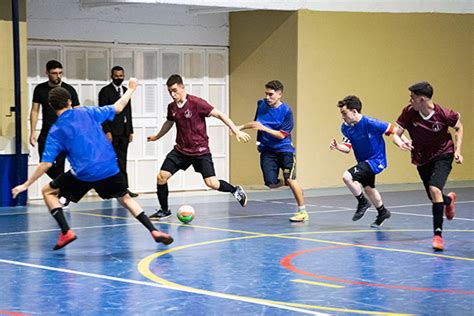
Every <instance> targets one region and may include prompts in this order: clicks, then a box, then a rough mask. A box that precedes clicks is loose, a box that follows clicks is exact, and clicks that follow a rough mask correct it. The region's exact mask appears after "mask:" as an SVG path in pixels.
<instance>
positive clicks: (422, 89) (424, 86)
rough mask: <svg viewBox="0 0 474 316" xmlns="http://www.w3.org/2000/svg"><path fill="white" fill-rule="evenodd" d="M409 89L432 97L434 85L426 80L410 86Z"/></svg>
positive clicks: (417, 93)
mask: <svg viewBox="0 0 474 316" xmlns="http://www.w3.org/2000/svg"><path fill="white" fill-rule="evenodd" d="M408 90H410V91H411V92H413V94H416V95H419V96H425V97H428V98H430V99H431V97H432V96H433V87H432V86H431V85H430V83H429V82H426V81H421V82H417V83H415V84H413V85H411V86H410V87H408Z"/></svg>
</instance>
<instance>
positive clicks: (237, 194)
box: [232, 185, 247, 207]
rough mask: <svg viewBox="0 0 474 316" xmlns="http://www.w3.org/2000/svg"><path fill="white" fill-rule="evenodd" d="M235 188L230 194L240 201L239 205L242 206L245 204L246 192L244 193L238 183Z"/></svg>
mask: <svg viewBox="0 0 474 316" xmlns="http://www.w3.org/2000/svg"><path fill="white" fill-rule="evenodd" d="M235 188H236V190H235V192H234V193H232V194H233V195H234V197H235V198H236V199H237V201H238V202H239V203H240V205H241V206H242V207H244V206H245V205H247V193H245V191H244V189H243V188H242V187H241V186H240V185H237V186H236V187H235Z"/></svg>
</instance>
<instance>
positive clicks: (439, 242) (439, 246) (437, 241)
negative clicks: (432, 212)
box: [433, 235, 444, 251]
mask: <svg viewBox="0 0 474 316" xmlns="http://www.w3.org/2000/svg"><path fill="white" fill-rule="evenodd" d="M433 249H434V250H435V251H443V250H444V242H443V238H441V236H438V235H434V237H433Z"/></svg>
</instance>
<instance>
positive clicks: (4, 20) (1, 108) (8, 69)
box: [0, 1, 28, 149]
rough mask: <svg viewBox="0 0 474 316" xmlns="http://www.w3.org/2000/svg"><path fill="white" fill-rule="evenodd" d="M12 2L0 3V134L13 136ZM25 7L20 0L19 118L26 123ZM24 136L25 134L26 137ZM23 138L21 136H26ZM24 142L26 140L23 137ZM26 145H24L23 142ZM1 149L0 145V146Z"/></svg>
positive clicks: (24, 128)
mask: <svg viewBox="0 0 474 316" xmlns="http://www.w3.org/2000/svg"><path fill="white" fill-rule="evenodd" d="M11 12H12V9H11V1H1V2H0V38H1V39H2V45H0V69H2V72H3V75H2V76H0V136H8V137H13V136H15V114H13V115H12V116H11V117H7V115H10V107H11V106H14V105H15V90H14V67H13V66H14V64H13V26H12V17H11V15H12V13H11ZM25 13H26V6H25V1H19V17H20V63H21V77H22V80H21V90H22V91H21V103H22V121H23V122H26V117H27V113H26V109H27V108H28V106H27V100H28V90H27V84H26V74H27V68H26V60H27V58H26V51H27V50H26V19H25V15H26V14H25ZM22 133H23V136H25V135H26V125H23V126H22ZM26 138H27V137H26ZM26 138H25V137H24V139H26ZM25 142H26V140H25ZM24 145H26V144H24ZM0 149H1V148H0Z"/></svg>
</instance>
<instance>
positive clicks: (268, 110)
mask: <svg viewBox="0 0 474 316" xmlns="http://www.w3.org/2000/svg"><path fill="white" fill-rule="evenodd" d="M282 95H283V84H282V83H281V82H280V81H278V80H273V81H270V82H268V83H267V84H266V85H265V99H263V100H259V101H258V102H257V112H256V113H255V119H254V121H253V122H248V123H246V124H243V125H241V126H239V129H249V128H251V129H255V130H257V146H258V147H257V148H258V151H259V152H260V167H261V168H262V172H263V179H264V181H265V185H266V186H268V187H269V188H278V187H280V186H282V185H288V186H289V187H290V189H291V191H292V192H293V196H294V197H295V200H296V203H297V205H298V211H297V212H296V213H295V214H294V216H292V217H290V221H291V222H304V221H307V220H308V219H309V215H308V213H307V212H306V208H305V205H304V196H303V190H302V189H301V186H300V185H299V184H298V182H296V158H295V147H294V146H293V143H292V142H291V131H292V130H293V112H292V111H291V108H290V107H289V106H288V105H287V104H286V103H284V102H282V101H281V98H282ZM280 169H281V170H282V171H283V178H284V179H279V177H278V176H279V173H280Z"/></svg>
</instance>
